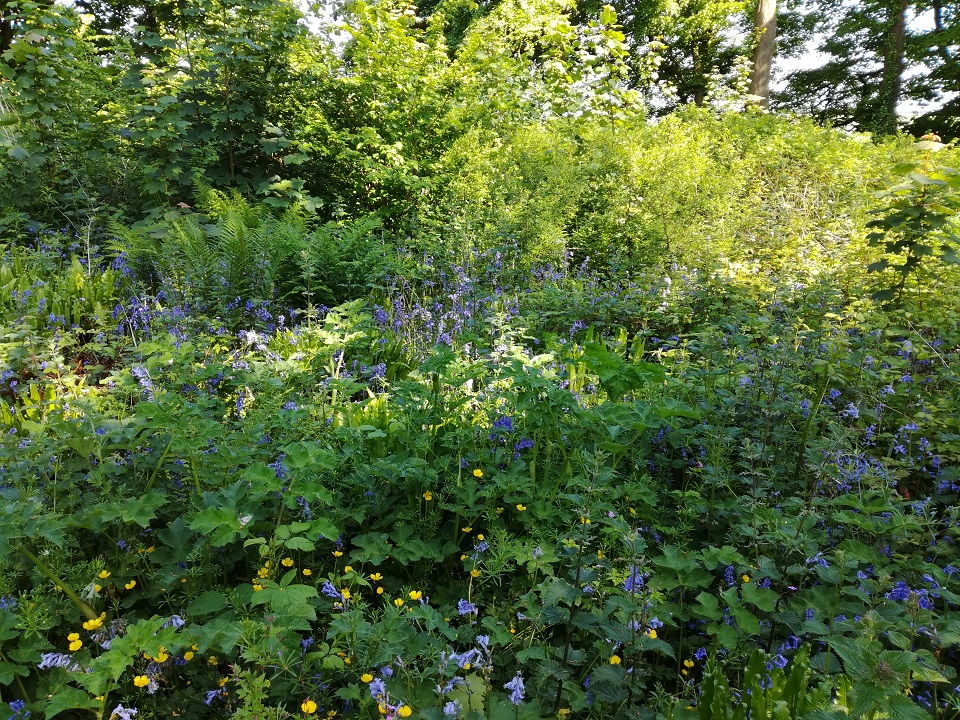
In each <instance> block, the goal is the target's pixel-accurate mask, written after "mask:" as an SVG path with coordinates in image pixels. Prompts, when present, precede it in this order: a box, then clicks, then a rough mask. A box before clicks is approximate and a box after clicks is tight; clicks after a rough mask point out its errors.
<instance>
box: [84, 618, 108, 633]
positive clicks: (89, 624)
mask: <svg viewBox="0 0 960 720" xmlns="http://www.w3.org/2000/svg"><path fill="white" fill-rule="evenodd" d="M101 625H103V618H94V619H93V620H87V621H86V622H85V623H84V624H83V629H84V630H88V631H91V632H92V631H93V630H96V629H97V628H98V627H100V626H101Z"/></svg>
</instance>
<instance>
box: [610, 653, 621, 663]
mask: <svg viewBox="0 0 960 720" xmlns="http://www.w3.org/2000/svg"><path fill="white" fill-rule="evenodd" d="M621 662H623V661H622V660H621V659H620V656H619V655H611V656H610V664H611V665H619V664H620V663H621Z"/></svg>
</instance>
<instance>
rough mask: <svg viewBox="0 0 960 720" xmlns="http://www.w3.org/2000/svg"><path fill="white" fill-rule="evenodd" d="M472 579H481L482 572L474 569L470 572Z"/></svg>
mask: <svg viewBox="0 0 960 720" xmlns="http://www.w3.org/2000/svg"><path fill="white" fill-rule="evenodd" d="M470 577H475V578H476V577H480V571H479V570H477V569H476V568H474V569H473V570H471V571H470Z"/></svg>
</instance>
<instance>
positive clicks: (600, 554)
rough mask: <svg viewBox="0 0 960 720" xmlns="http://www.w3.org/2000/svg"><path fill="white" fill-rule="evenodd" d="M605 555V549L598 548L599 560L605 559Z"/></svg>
mask: <svg viewBox="0 0 960 720" xmlns="http://www.w3.org/2000/svg"><path fill="white" fill-rule="evenodd" d="M605 557H606V555H604V554H603V550H597V559H598V560H603V558H605Z"/></svg>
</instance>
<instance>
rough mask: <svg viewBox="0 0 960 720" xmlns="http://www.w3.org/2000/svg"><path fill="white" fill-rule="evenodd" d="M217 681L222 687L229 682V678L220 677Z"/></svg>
mask: <svg viewBox="0 0 960 720" xmlns="http://www.w3.org/2000/svg"><path fill="white" fill-rule="evenodd" d="M217 682H219V683H220V687H223V686H224V685H226V684H227V683H228V682H230V678H228V677H222V678H220V679H219V680H218V681H217Z"/></svg>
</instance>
